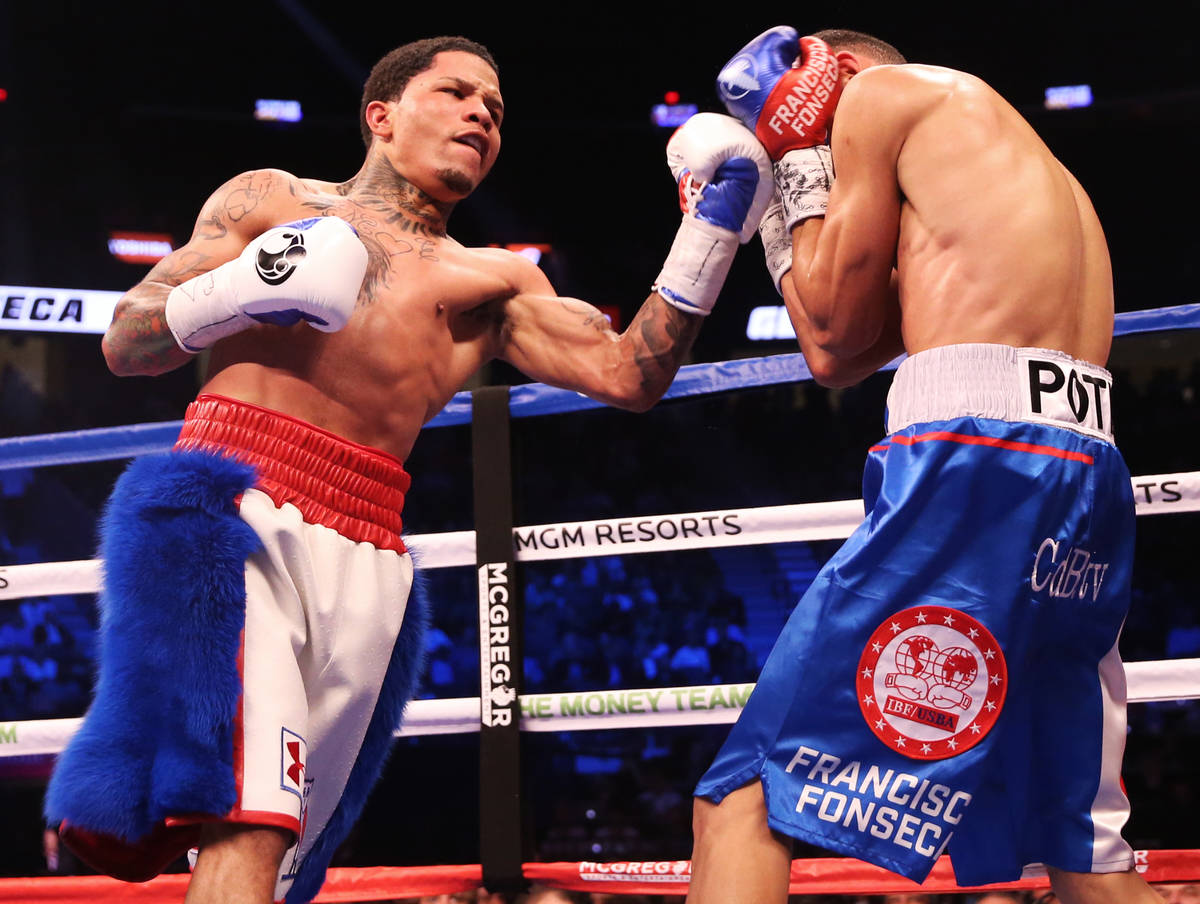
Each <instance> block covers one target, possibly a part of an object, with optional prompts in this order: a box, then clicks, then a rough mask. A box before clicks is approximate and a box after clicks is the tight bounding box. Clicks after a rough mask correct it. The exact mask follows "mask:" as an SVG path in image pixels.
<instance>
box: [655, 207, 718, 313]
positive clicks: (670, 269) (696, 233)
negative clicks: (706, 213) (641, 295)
mask: <svg viewBox="0 0 1200 904" xmlns="http://www.w3.org/2000/svg"><path fill="white" fill-rule="evenodd" d="M737 247H738V236H737V233H736V232H730V231H729V230H728V229H722V228H721V227H720V226H714V225H713V224H712V223H707V222H705V221H704V220H699V219H697V218H696V217H693V216H685V217H684V218H683V222H682V223H680V224H679V231H678V232H676V233H675V241H674V242H673V243H672V245H671V250H670V252H669V253H668V254H667V259H666V260H665V261H663V266H662V270H661V271H660V272H659V274H658V278H657V279H656V280H655V281H654V285H653V286H652V287H651V291H652V292H657V293H658V294H659V295H661V296H662V298H663V300H664V301H666V302H667V303H668V304H671V305H674V306H675V307H677V308H679V310H681V311H686V312H687V313H689V314H699V315H700V316H702V317H707V316H708V314H709V313H710V312H711V311H712V309H713V305H714V304H716V301H717V296H718V295H719V294H720V293H721V287H722V286H723V285H724V284H725V277H726V275H728V273H729V266H730V264H732V263H733V256H734V254H735V253H737Z"/></svg>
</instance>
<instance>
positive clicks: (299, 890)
mask: <svg viewBox="0 0 1200 904" xmlns="http://www.w3.org/2000/svg"><path fill="white" fill-rule="evenodd" d="M428 625H429V605H428V601H427V599H426V591H425V581H424V579H423V577H422V575H421V574H420V572H416V573H414V575H413V587H412V591H411V592H410V593H409V597H408V606H407V608H406V609H405V611H404V623H403V624H402V625H401V626H400V633H399V635H397V637H396V644H395V646H394V647H392V658H391V661H390V662H389V663H388V668H387V673H386V675H385V676H384V679H383V686H382V687H381V688H380V691H379V699H378V700H377V701H376V703H375V712H374V713H372V715H371V722H370V724H369V725H368V726H367V733H366V736H365V737H364V738H363V744H362V747H361V748H360V750H359V752H358V759H357V760H355V763H354V766H353V768H352V769H351V770H350V777H349V778H348V779H347V781H346V790H345V791H344V792H342V799H341V800H340V801H339V802H338V805H337V809H335V810H334V811H333V815H332V816H331V817H330V818H329V822H327V823H326V824H325V828H324V830H323V831H322V832H321V834H320V835H319V836H317V840H316V843H315V844H314V845H313V846H312V849H311V850H310V851H309V852H308V854H307V856H305V858H304V861H303V862H302V863H301V864H300V869H299V871H298V872H297V873H296V878H295V880H294V881H293V882H292V887H291V888H290V889H289V890H288V893H287V897H285V898H284V904H307V902H309V901H311V900H312V899H313V898H315V897H316V896H317V892H319V891H320V890H321V885H322V884H323V883H324V882H325V871H326V869H328V868H329V861H330V860H332V859H333V855H334V853H336V852H337V848H338V845H340V844H341V843H342V842H343V841H344V840H345V839H346V836H347V835H348V834H350V829H351V828H352V827H353V826H354V823H355V822H356V821H357V820H358V817H359V814H360V813H361V812H362V808H363V805H364V804H365V803H366V801H367V795H368V794H369V793H370V791H371V788H372V787H373V786H374V785H375V782H376V780H377V779H378V778H379V775H380V773H382V772H383V766H384V763H386V762H387V758H388V754H389V753H390V752H391V748H392V741H393V740H394V739H393V733H394V732H395V730H396V729H397V728H399V727H400V722H401V720H402V718H403V716H404V707H405V705H406V704H407V703H408V701H409V699H410V698H411V697H412V695H413V694H414V693H415V692H416V688H417V682H418V681H419V680H420V678H421V674H422V672H423V671H424V667H425V630H426V628H427V627H428Z"/></svg>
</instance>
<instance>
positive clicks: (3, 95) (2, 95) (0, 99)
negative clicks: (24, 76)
mask: <svg viewBox="0 0 1200 904" xmlns="http://www.w3.org/2000/svg"><path fill="white" fill-rule="evenodd" d="M6 100H8V89H7V88H0V104H2V103H4V102H5V101H6Z"/></svg>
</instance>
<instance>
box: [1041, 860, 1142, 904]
mask: <svg viewBox="0 0 1200 904" xmlns="http://www.w3.org/2000/svg"><path fill="white" fill-rule="evenodd" d="M1046 871H1047V872H1048V873H1049V874H1050V887H1051V888H1053V889H1054V893H1055V894H1056V895H1057V896H1058V899H1059V901H1061V902H1062V904H1113V902H1115V901H1120V902H1121V904H1162V898H1161V897H1160V896H1159V894H1158V892H1156V891H1155V890H1154V889H1152V888H1151V887H1150V886H1149V885H1147V884H1146V880H1145V879H1143V878H1142V877H1141V876H1139V875H1138V874H1137V872H1136V871H1135V870H1129V871H1128V872H1124V873H1069V872H1066V871H1065V870H1060V869H1054V867H1047V868H1046Z"/></svg>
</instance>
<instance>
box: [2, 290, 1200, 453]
mask: <svg viewBox="0 0 1200 904" xmlns="http://www.w3.org/2000/svg"><path fill="white" fill-rule="evenodd" d="M1188 329H1200V304H1186V305H1178V306H1176V307H1169V308H1153V309H1151V310H1147V311H1130V312H1128V313H1124V314H1118V315H1117V316H1116V322H1115V324H1114V328H1113V335H1114V336H1129V335H1133V334H1135V333H1151V332H1158V331H1160V330H1188ZM899 360H900V359H896V361H893V362H891V363H890V364H887V365H885V366H884V367H883V368H881V369H882V370H890V369H893V368H895V367H896V366H897V364H898V363H899ZM810 379H812V372H811V371H809V369H808V365H807V364H806V363H805V361H804V356H803V355H801V354H799V353H793V354H789V355H769V356H767V357H763V358H743V359H739V360H736V361H720V362H717V363H715V364H689V365H687V366H686V367H681V368H680V369H679V373H678V374H677V375H676V377H675V382H674V383H672V384H671V388H670V389H668V390H667V392H666V395H665V396H664V398H665V399H678V398H686V397H689V396H698V395H706V394H709V393H714V392H725V391H728V390H731V389H746V388H750V387H756V386H773V385H776V384H779V383H794V382H799V381H802V380H810ZM509 402H510V410H511V412H512V416H513V417H535V416H539V415H547V414H565V413H567V412H571V411H587V410H590V409H593V408H603V407H604V405H603V404H602V403H601V402H597V401H594V400H592V399H589V398H588V397H587V396H584V395H580V394H579V393H577V392H574V391H572V390H569V389H558V388H556V387H554V386H547V385H545V384H544V383H527V384H523V385H520V386H514V387H512V389H511V390H510V393H509ZM470 421H471V394H470V392H460V393H457V394H456V395H455V396H454V397H453V398H451V399H450V401H449V402H448V403H447V404H446V407H445V408H443V409H442V410H441V412H439V413H438V414H437V415H436V416H435V417H434V418H433V419H432V420H430V421H429V423H427V424H426V425H425V426H426V427H450V426H455V425H459V424H467V423H470ZM182 424H183V421H164V422H162V423H154V424H128V425H126V426H123V427H100V428H97V429H93V430H72V431H68V432H65V433H42V434H37V435H34V436H16V437H11V438H9V439H0V471H3V470H9V469H13V468H36V467H45V466H48V465H66V464H77V463H80V462H88V461H108V460H110V459H120V458H133V457H135V456H138V455H145V454H148V453H150V452H162V451H165V450H166V449H169V448H170V447H171V446H172V445H173V444H174V442H175V440H176V438H177V437H178V436H179V430H180V427H181V426H182Z"/></svg>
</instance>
